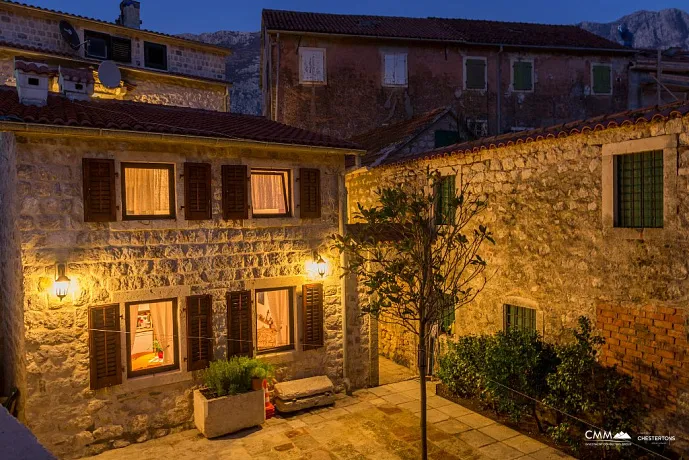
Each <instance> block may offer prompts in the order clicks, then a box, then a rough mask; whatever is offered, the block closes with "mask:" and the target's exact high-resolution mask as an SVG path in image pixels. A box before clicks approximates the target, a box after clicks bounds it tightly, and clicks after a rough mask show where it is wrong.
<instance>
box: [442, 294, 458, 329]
mask: <svg viewBox="0 0 689 460" xmlns="http://www.w3.org/2000/svg"><path fill="white" fill-rule="evenodd" d="M445 302H446V303H445V305H444V308H443V318H442V320H441V321H440V332H444V333H445V334H452V331H453V329H454V325H455V312H456V310H457V309H456V307H455V300H454V297H453V296H451V295H450V294H447V293H446V294H445Z"/></svg>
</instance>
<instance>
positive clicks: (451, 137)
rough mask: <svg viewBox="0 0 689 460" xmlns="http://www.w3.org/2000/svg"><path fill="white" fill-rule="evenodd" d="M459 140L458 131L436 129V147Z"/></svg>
mask: <svg viewBox="0 0 689 460" xmlns="http://www.w3.org/2000/svg"><path fill="white" fill-rule="evenodd" d="M457 142H459V133H458V132H457V131H449V130H445V129H437V130H436V131H435V148H440V147H446V146H448V145H453V144H456V143H457Z"/></svg>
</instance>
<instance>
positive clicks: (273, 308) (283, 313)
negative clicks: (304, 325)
mask: <svg viewBox="0 0 689 460" xmlns="http://www.w3.org/2000/svg"><path fill="white" fill-rule="evenodd" d="M293 292H294V291H293V289H292V288H278V289H263V290H257V291H256V299H255V305H256V349H257V350H258V352H259V353H260V352H265V351H275V350H284V349H292V348H294V331H293V327H292V324H293V321H294V312H293V307H292V297H293Z"/></svg>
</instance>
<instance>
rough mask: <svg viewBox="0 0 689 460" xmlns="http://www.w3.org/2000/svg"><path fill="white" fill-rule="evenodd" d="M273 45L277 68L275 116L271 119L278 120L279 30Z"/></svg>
mask: <svg viewBox="0 0 689 460" xmlns="http://www.w3.org/2000/svg"><path fill="white" fill-rule="evenodd" d="M275 46H276V47H277V49H278V51H277V64H276V65H277V70H276V77H275V118H273V120H275V121H278V101H279V96H280V32H278V34H277V38H276V39H275Z"/></svg>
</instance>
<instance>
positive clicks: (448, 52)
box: [262, 33, 629, 138]
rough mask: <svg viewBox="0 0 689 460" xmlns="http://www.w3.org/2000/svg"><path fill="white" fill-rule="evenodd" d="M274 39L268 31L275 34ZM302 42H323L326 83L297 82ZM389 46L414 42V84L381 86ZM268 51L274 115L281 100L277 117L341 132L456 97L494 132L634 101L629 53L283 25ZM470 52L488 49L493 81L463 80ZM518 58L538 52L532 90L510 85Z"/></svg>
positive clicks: (462, 109)
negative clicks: (303, 31)
mask: <svg viewBox="0 0 689 460" xmlns="http://www.w3.org/2000/svg"><path fill="white" fill-rule="evenodd" d="M276 41H277V37H276V36H275V35H274V34H273V35H270V44H271V45H272V44H275V43H276ZM266 46H268V45H266ZM300 46H301V47H318V48H325V50H326V74H327V84H325V85H301V84H299V66H298V64H299V53H298V52H297V49H298V47H300ZM278 48H279V50H280V52H279V63H278ZM385 49H394V50H399V51H405V52H407V67H408V75H409V77H408V85H407V87H384V86H382V83H381V82H382V69H383V66H382V65H381V55H382V52H383V50H385ZM270 53H272V54H270ZM270 53H269V54H270V55H269V56H267V57H266V59H264V61H263V68H262V69H263V70H262V71H263V72H264V73H265V72H266V71H267V69H269V68H270V71H271V72H272V73H271V75H269V76H266V77H265V78H266V81H268V82H269V84H266V85H264V87H263V91H264V97H265V98H266V99H265V100H266V101H267V104H266V106H265V107H264V113H266V114H267V115H268V116H269V117H271V118H274V117H275V108H276V105H277V120H278V121H281V122H284V123H287V124H289V125H293V126H298V127H300V128H306V129H309V130H312V131H317V132H323V133H326V134H332V135H336V136H338V137H342V138H348V137H350V136H353V135H357V134H361V133H363V132H366V131H368V130H370V129H371V128H372V127H375V126H380V125H382V124H384V123H394V122H395V121H399V120H404V119H407V118H409V117H411V116H412V115H418V114H421V113H424V112H428V111H429V110H433V109H436V108H438V107H443V106H452V107H453V108H454V109H455V112H456V113H458V114H460V115H461V116H462V117H464V118H466V119H471V120H486V121H487V122H488V132H489V134H499V133H502V132H509V131H510V130H511V129H512V128H513V127H534V128H535V127H541V126H550V125H554V124H558V123H563V122H565V121H571V120H579V119H584V118H588V117H591V116H594V115H602V114H605V113H615V112H618V111H622V110H625V109H627V98H628V70H627V67H628V65H629V59H628V58H626V57H623V56H620V57H615V56H612V57H611V56H610V55H609V54H608V55H595V54H583V53H578V54H573V53H572V54H565V53H561V52H557V51H549V50H543V51H530V52H528V53H519V52H502V53H498V48H497V47H493V48H480V47H471V48H468V47H465V46H458V45H456V44H452V45H450V44H445V43H430V42H422V41H400V40H385V39H376V38H370V37H367V38H357V37H334V36H319V37H315V36H310V35H299V34H294V35H289V34H285V33H281V34H280V38H279V44H278V46H271V49H270ZM470 56H478V57H485V58H486V59H487V66H488V67H487V90H485V91H479V90H465V89H464V70H463V62H464V59H465V58H466V57H470ZM517 58H523V59H533V60H534V72H535V73H534V82H535V86H534V91H532V92H517V91H513V90H512V88H511V69H512V67H511V66H512V60H513V59H517ZM599 62H602V63H611V64H612V68H613V74H612V85H613V95H611V96H610V95H593V94H591V64H592V63H599ZM269 63H270V64H269ZM498 63H499V64H498ZM269 65H270V67H268V66H269ZM498 65H499V66H500V70H501V77H500V82H499V84H498V71H497V69H498ZM278 66H279V69H278ZM278 74H279V75H278ZM498 93H499V94H500V96H501V100H500V121H499V122H498ZM343 101H346V103H343ZM353 113H354V114H355V115H353ZM498 125H499V126H498Z"/></svg>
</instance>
